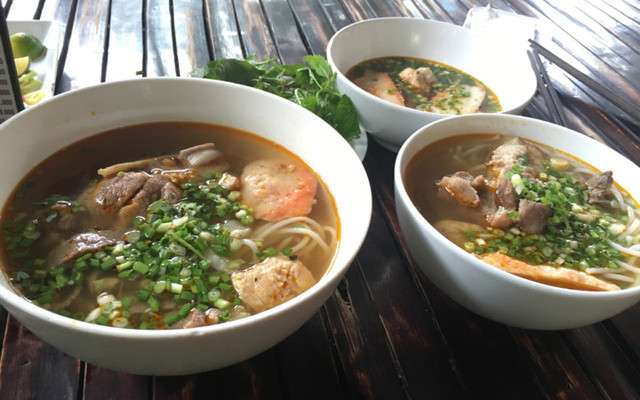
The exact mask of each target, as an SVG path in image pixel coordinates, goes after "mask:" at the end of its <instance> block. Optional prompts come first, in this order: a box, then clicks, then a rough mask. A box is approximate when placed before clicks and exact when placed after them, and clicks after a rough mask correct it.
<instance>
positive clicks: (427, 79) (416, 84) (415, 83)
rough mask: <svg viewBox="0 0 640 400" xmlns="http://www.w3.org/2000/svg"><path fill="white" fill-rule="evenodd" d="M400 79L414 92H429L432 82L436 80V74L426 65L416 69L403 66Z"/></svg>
mask: <svg viewBox="0 0 640 400" xmlns="http://www.w3.org/2000/svg"><path fill="white" fill-rule="evenodd" d="M399 76H400V79H402V80H403V81H405V82H406V83H407V84H408V85H409V86H410V87H411V89H413V90H414V91H416V92H422V93H429V92H431V87H432V86H433V84H434V83H436V82H438V78H436V75H435V74H434V73H433V71H431V70H430V69H429V68H427V67H420V68H417V69H413V68H410V67H408V68H405V69H403V70H402V71H401V72H400V74H399Z"/></svg>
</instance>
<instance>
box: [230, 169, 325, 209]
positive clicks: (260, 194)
mask: <svg viewBox="0 0 640 400" xmlns="http://www.w3.org/2000/svg"><path fill="white" fill-rule="evenodd" d="M240 179H241V181H242V188H241V189H240V191H241V193H242V199H243V202H244V203H245V204H247V205H249V206H251V207H253V208H254V211H255V213H254V215H255V217H256V218H259V219H263V220H266V221H281V220H283V219H285V218H289V217H297V216H302V215H307V214H309V212H311V208H312V207H313V204H314V202H315V195H316V187H317V185H318V181H317V179H316V177H315V175H314V174H313V173H312V172H310V171H309V170H307V169H306V168H304V167H303V166H302V165H300V164H298V163H296V162H293V161H289V160H283V159H264V160H258V161H254V162H252V163H250V164H248V165H247V166H245V168H244V170H243V171H242V175H241V176H240Z"/></svg>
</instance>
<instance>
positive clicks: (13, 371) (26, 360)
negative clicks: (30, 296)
mask: <svg viewBox="0 0 640 400" xmlns="http://www.w3.org/2000/svg"><path fill="white" fill-rule="evenodd" d="M81 367H82V363H81V362H80V361H78V360H76V359H75V358H73V357H70V356H68V355H66V354H64V353H62V352H61V351H58V350H56V349H54V348H53V347H51V346H49V345H48V344H46V343H44V342H43V341H41V340H40V339H39V338H38V337H36V336H35V335H34V334H33V333H31V332H30V331H29V330H27V329H26V328H25V327H23V326H22V325H20V324H19V323H18V322H16V321H15V319H13V318H11V317H9V322H8V324H7V330H6V333H5V337H4V341H3V344H2V358H0V394H1V396H0V397H2V398H3V399H5V398H6V399H25V400H39V399H42V400H56V399H70V398H74V397H75V396H76V394H77V393H78V388H79V385H80V382H79V378H78V376H79V375H80V373H81Z"/></svg>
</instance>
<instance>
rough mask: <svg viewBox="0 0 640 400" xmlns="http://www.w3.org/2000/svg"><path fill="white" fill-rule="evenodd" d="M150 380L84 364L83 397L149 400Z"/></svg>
mask: <svg viewBox="0 0 640 400" xmlns="http://www.w3.org/2000/svg"><path fill="white" fill-rule="evenodd" d="M151 379H152V378H150V377H146V376H142V375H133V374H127V373H124V372H117V371H113V370H110V369H106V368H101V367H97V366H95V365H91V364H85V380H84V385H83V387H84V392H83V395H84V398H86V399H91V400H101V399H104V400H109V399H150V398H151V393H150V388H151Z"/></svg>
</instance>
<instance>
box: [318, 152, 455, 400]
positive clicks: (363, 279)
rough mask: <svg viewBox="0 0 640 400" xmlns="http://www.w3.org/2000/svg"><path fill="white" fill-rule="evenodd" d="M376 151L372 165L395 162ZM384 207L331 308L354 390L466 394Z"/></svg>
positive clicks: (381, 394)
mask: <svg viewBox="0 0 640 400" xmlns="http://www.w3.org/2000/svg"><path fill="white" fill-rule="evenodd" d="M373 155H374V157H372V158H367V159H368V160H373V161H372V162H371V163H370V164H378V165H380V166H381V167H382V166H385V167H387V168H388V167H390V164H389V163H388V160H386V159H384V158H379V157H376V155H377V154H373ZM371 156H372V154H371V153H369V154H368V155H367V157H371ZM367 159H365V160H367ZM380 212H381V210H380V208H379V207H374V214H373V218H372V221H371V228H370V230H369V234H368V235H367V239H366V240H365V243H364V245H363V248H362V251H361V252H360V253H359V255H358V258H357V263H356V264H354V265H353V266H352V267H351V269H350V270H349V272H348V273H347V279H346V280H345V282H344V283H343V284H342V285H341V287H342V289H341V290H340V291H339V292H338V293H337V294H336V295H335V296H334V297H333V298H332V299H333V300H334V301H332V302H330V303H328V304H327V306H326V308H327V313H328V316H329V321H330V323H331V324H332V325H334V324H335V326H334V328H333V332H334V335H336V337H335V341H336V344H337V346H338V353H339V355H340V359H341V361H342V368H343V369H344V371H345V375H346V379H347V381H348V382H349V386H350V387H354V388H352V389H350V390H351V391H355V392H354V393H353V395H354V396H356V397H357V398H362V397H364V398H370V397H376V398H399V397H400V396H406V397H407V398H412V397H413V398H420V397H421V396H425V397H427V398H429V396H433V397H434V398H439V397H443V396H446V397H448V398H464V397H466V396H467V395H468V393H467V392H466V391H465V389H464V385H463V383H462V382H461V381H459V380H458V376H457V370H456V368H455V366H453V365H452V364H451V354H450V352H449V350H448V347H447V345H446V343H445V342H444V341H443V339H442V337H441V335H440V332H439V330H438V328H437V326H436V325H435V324H434V321H433V319H432V318H431V316H430V306H429V304H428V303H427V302H426V301H425V298H424V297H423V296H422V295H421V293H420V291H419V290H416V287H415V282H414V277H413V275H412V273H411V271H410V266H409V265H408V264H407V263H406V260H403V259H402V258H401V257H398V253H397V251H398V249H397V247H396V245H395V242H394V238H393V237H390V236H389V232H388V230H387V229H386V228H385V226H386V222H385V218H384V217H382V216H381V214H380Z"/></svg>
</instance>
